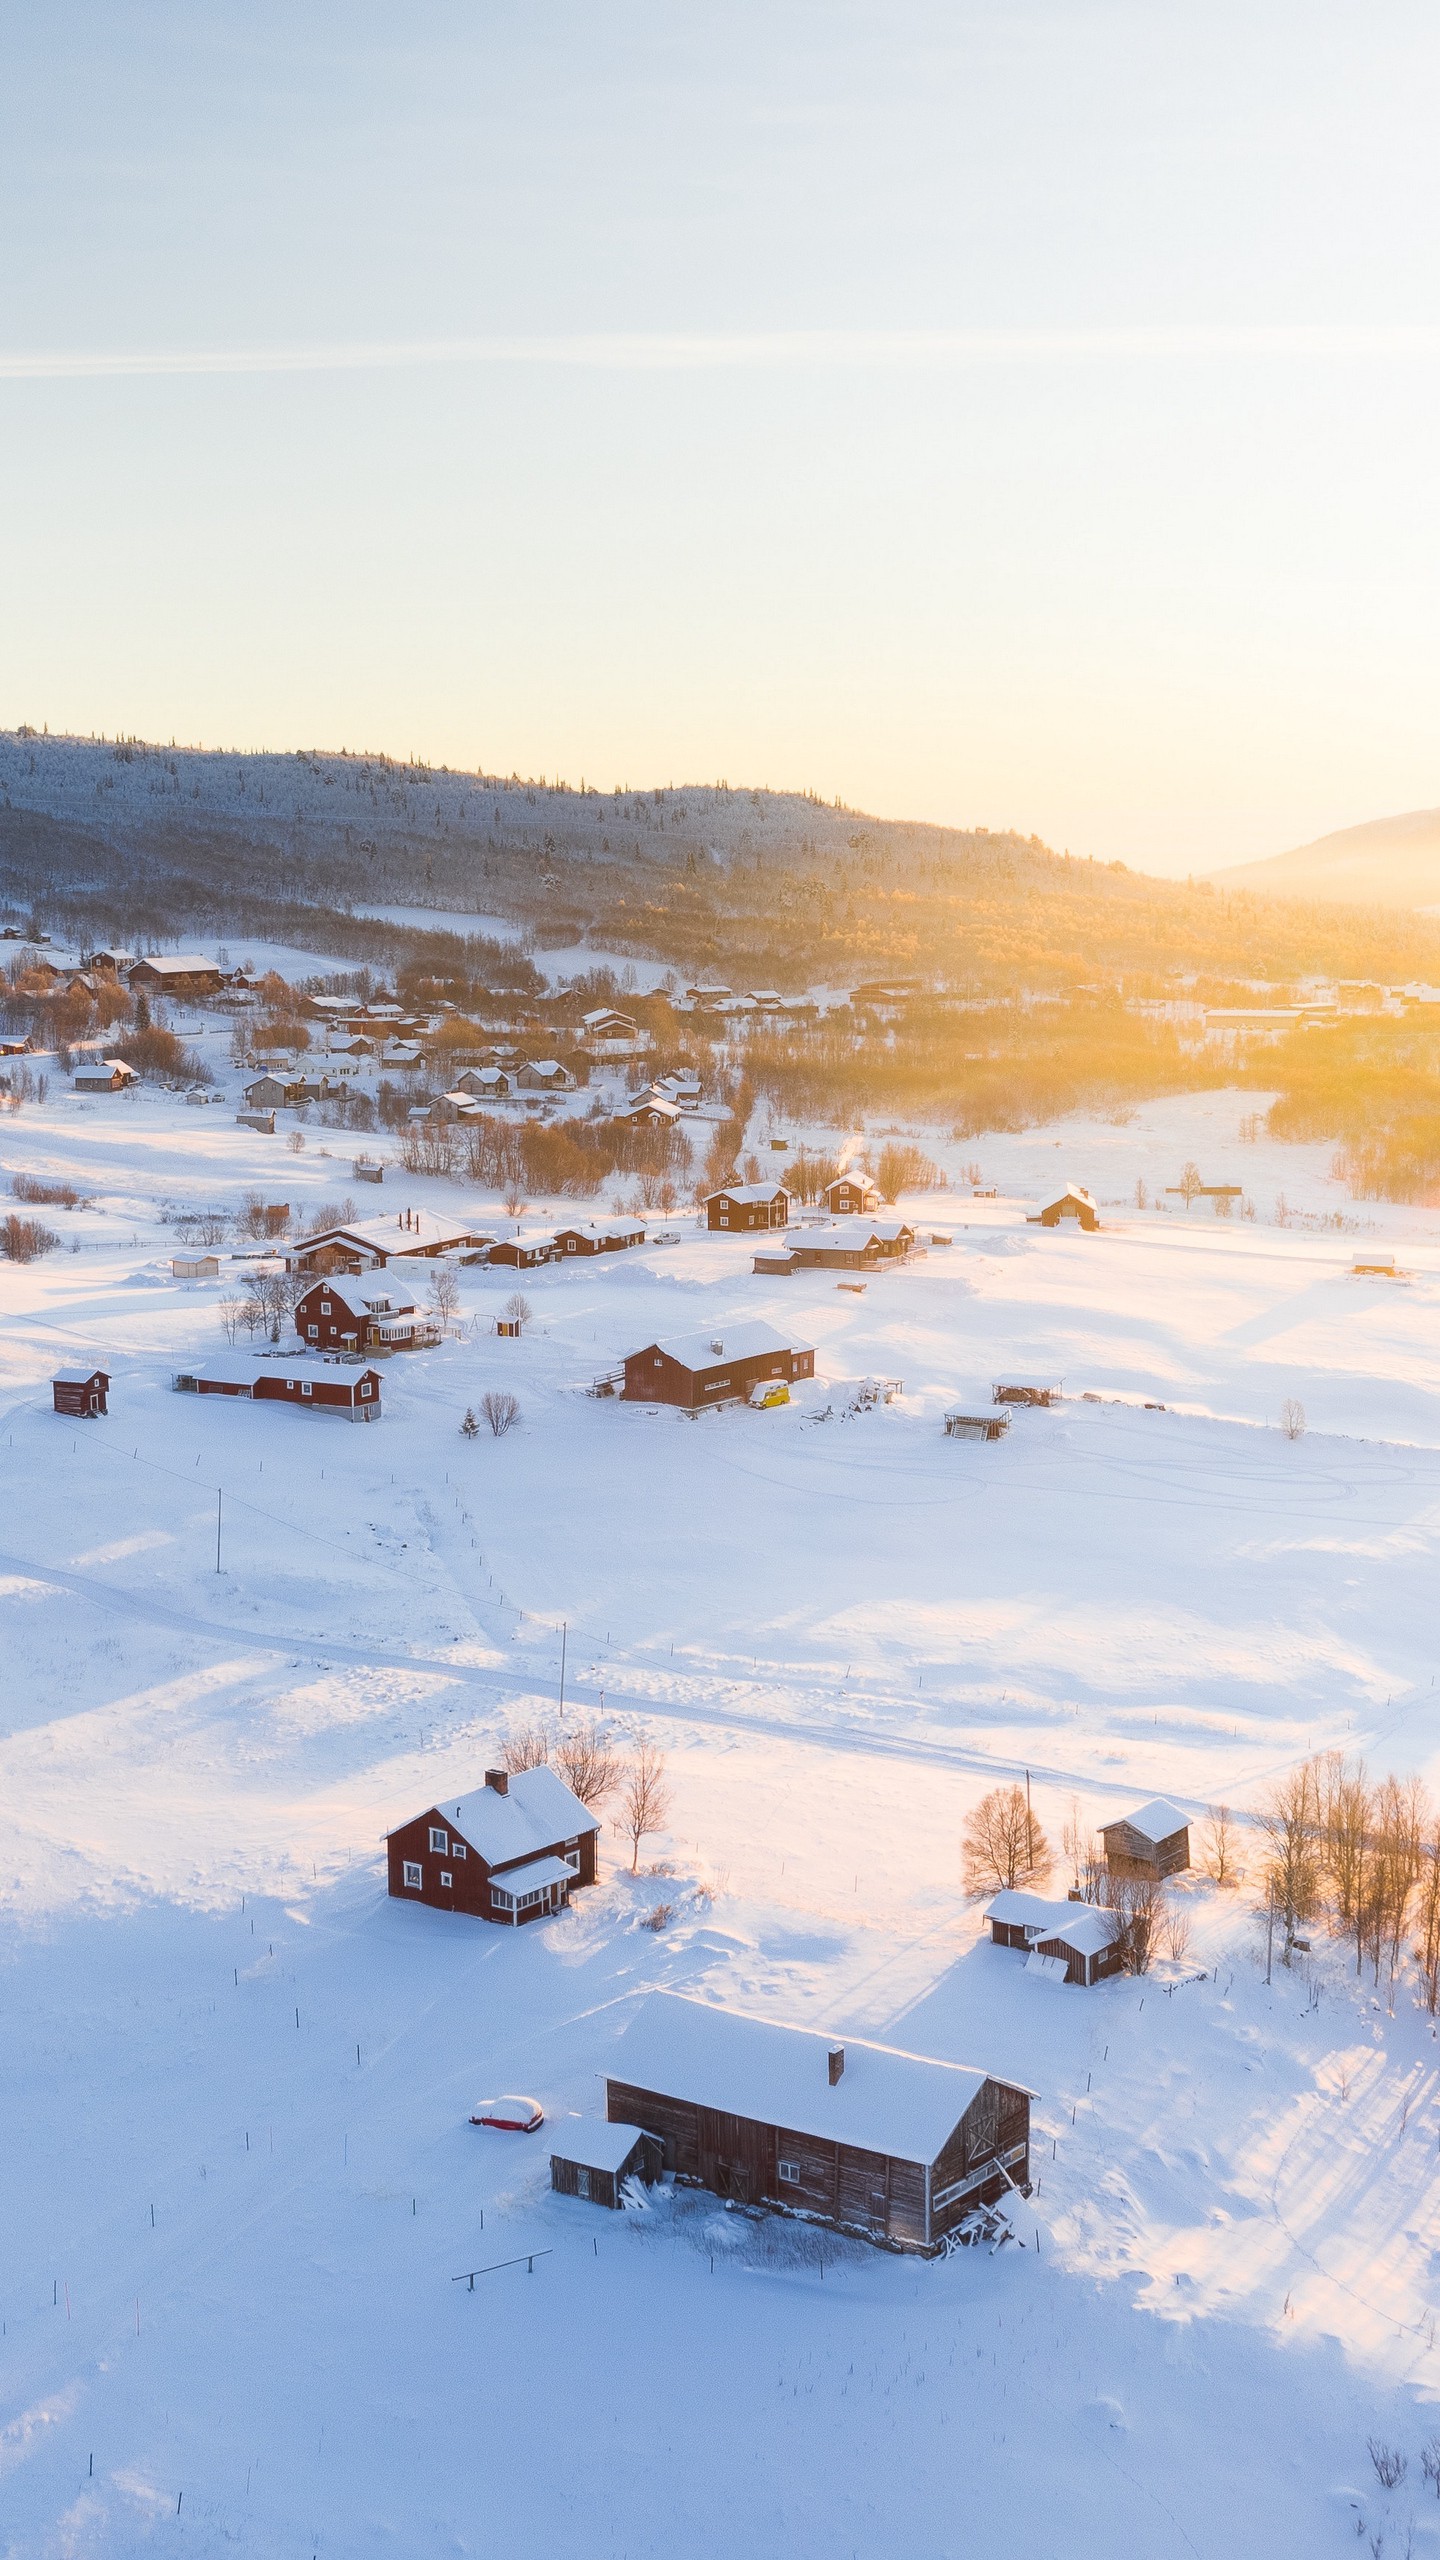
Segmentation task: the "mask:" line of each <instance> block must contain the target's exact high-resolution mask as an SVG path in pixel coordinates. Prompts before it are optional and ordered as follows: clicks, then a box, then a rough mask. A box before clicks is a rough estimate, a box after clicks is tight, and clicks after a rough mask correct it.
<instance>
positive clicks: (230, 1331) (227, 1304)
mask: <svg viewBox="0 0 1440 2560" xmlns="http://www.w3.org/2000/svg"><path fill="white" fill-rule="evenodd" d="M215 1312H216V1314H217V1315H218V1316H219V1318H220V1327H221V1331H222V1332H223V1334H224V1336H225V1339H226V1341H227V1342H229V1343H233V1342H234V1340H235V1336H236V1334H237V1333H238V1332H239V1330H240V1326H241V1323H242V1321H243V1319H244V1315H245V1301H244V1299H243V1298H222V1299H221V1301H220V1304H219V1306H218V1307H217V1308H216V1310H215Z"/></svg>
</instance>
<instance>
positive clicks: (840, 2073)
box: [605, 1991, 1033, 2251]
mask: <svg viewBox="0 0 1440 2560" xmlns="http://www.w3.org/2000/svg"><path fill="white" fill-rule="evenodd" d="M605 2085H606V2114H607V2115H608V2117H609V2119H610V2121H611V2123H612V2124H625V2125H638V2126H640V2127H641V2128H642V2129H643V2131H645V2132H646V2133H650V2134H654V2135H656V2136H657V2137H658V2138H659V2140H660V2141H661V2143H662V2144H663V2146H664V2158H665V2166H666V2168H667V2169H670V2170H673V2171H674V2173H675V2175H676V2177H677V2178H679V2179H681V2180H682V2181H685V2182H688V2183H689V2184H690V2185H693V2186H701V2187H708V2188H709V2189H710V2190H711V2192H712V2193H713V2194H715V2195H718V2196H727V2197H730V2198H732V2199H733V2200H734V2201H735V2202H736V2203H738V2204H752V2205H765V2206H767V2207H769V2208H771V2209H772V2210H774V2211H777V2212H790V2213H803V2214H806V2215H808V2216H810V2217H811V2218H813V2219H814V2220H816V2221H819V2222H828V2223H834V2224H836V2225H837V2226H838V2227H839V2228H841V2229H842V2230H847V2231H854V2232H857V2233H859V2234H861V2235H862V2236H863V2237H864V2238H865V2239H867V2240H876V2241H880V2242H882V2243H884V2244H887V2245H888V2246H890V2247H892V2248H897V2249H914V2250H921V2251H933V2250H935V2249H936V2248H938V2247H939V2245H940V2244H941V2242H942V2241H943V2240H944V2238H945V2236H946V2233H947V2232H949V2231H952V2230H953V2229H954V2227H955V2225H956V2224H957V2223H958V2222H961V2221H963V2219H964V2217H965V2215H966V2214H967V2213H970V2212H971V2211H973V2209H974V2208H975V2207H976V2206H977V2205H981V2204H989V2203H993V2202H994V2201H995V2200H996V2199H997V2198H998V2197H1000V2196H1002V2195H1004V2194H1006V2193H1008V2192H1009V2191H1010V2189H1011V2188H1019V2189H1022V2190H1023V2189H1024V2188H1026V2187H1027V2186H1028V2184H1029V2177H1030V2099H1031V2096H1032V2094H1033V2093H1032V2092H1031V2091H1030V2090H1028V2089H1024V2088H1021V2087H1019V2086H1018V2085H1017V2084H1016V2083H1014V2082H1011V2081H1006V2080H997V2079H995V2078H994V2077H992V2075H991V2074H990V2073H989V2072H986V2071H980V2070H976V2069H973V2068H971V2067H970V2066H969V2065H967V2064H964V2063H958V2062H937V2061H934V2060H932V2059H931V2058H930V2057H929V2056H928V2055H924V2054H915V2053H900V2052H897V2051H896V2050H894V2048H893V2047H891V2046H889V2045H880V2044H869V2043H863V2042H860V2041H858V2040H856V2039H853V2038H849V2037H847V2038H846V2039H845V2040H844V2041H843V2042H841V2041H839V2040H838V2039H836V2038H835V2037H833V2036H827V2035H822V2034H818V2033H817V2032H816V2031H815V2030H814V2029H813V2028H810V2027H791V2026H779V2025H776V2024H774V2023H773V2022H772V2021H770V2020H768V2019H763V2018H750V2017H744V2016H742V2015H740V2014H739V2013H738V2012H737V2011H735V2010H732V2009H717V2008H714V2007H712V2006H711V2004H710V2003H709V2002H708V2001H704V2000H694V1999H690V1998H688V1997H687V1996H686V1995H684V1994H683V1993H680V1992H673V1991H654V1992H652V1993H651V1994H650V1996H649V1998H648V1999H647V2000H646V2001H645V2002H644V2005H643V2006H642V2007H641V2008H640V2010H639V2011H638V2012H637V2014H636V2016H635V2018H634V2019H633V2020H632V2022H631V2024H630V2026H629V2027H628V2028H627V2030H626V2032H625V2035H624V2037H623V2038H622V2040H621V2043H620V2045H619V2048H618V2051H617V2054H616V2060H615V2067H614V2069H613V2070H612V2071H611V2072H609V2073H608V2074H607V2077H606V2084H605Z"/></svg>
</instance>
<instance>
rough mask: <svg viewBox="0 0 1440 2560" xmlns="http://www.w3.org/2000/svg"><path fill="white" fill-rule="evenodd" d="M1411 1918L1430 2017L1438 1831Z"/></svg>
mask: <svg viewBox="0 0 1440 2560" xmlns="http://www.w3.org/2000/svg"><path fill="white" fill-rule="evenodd" d="M1415 1921H1416V1927H1417V1929H1418V1930H1419V1933H1420V1934H1419V1939H1418V1941H1417V1944H1416V1948H1415V1961H1416V1963H1417V1964H1418V1965H1419V1967H1420V1979H1421V1981H1422V1982H1423V1983H1424V1985H1425V2006H1426V2008H1427V2009H1428V2010H1429V2012H1430V2015H1431V2017H1432V2018H1433V2017H1434V2015H1435V2011H1436V2008H1437V2006H1440V1831H1433V1830H1432V1832H1431V1834H1430V1837H1429V1839H1428V1840H1427V1841H1426V1843H1425V1849H1424V1856H1423V1861H1422V1864H1421V1868H1420V1891H1419V1896H1418V1905H1417V1910H1416V1915H1415ZM1437 2442H1440V2439H1437ZM1426 2476H1427V2478H1428V2476H1429V2475H1428V2473H1427V2475H1426ZM1435 2495H1436V2497H1437V2498H1440V2474H1437V2477H1436V2481H1435Z"/></svg>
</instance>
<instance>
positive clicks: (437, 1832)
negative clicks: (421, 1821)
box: [430, 1822, 450, 1858]
mask: <svg viewBox="0 0 1440 2560" xmlns="http://www.w3.org/2000/svg"><path fill="white" fill-rule="evenodd" d="M430 1846H431V1848H432V1849H433V1850H434V1852H435V1855H436V1857H437V1858H444V1857H448V1855H449V1853H450V1834H449V1832H448V1831H444V1830H442V1829H441V1827H440V1824H439V1823H438V1822H432V1823H431V1825H430Z"/></svg>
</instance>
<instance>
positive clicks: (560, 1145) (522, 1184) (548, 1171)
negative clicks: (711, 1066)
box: [400, 1112, 692, 1209]
mask: <svg viewBox="0 0 1440 2560" xmlns="http://www.w3.org/2000/svg"><path fill="white" fill-rule="evenodd" d="M400 1161H401V1163H402V1164H403V1165H404V1167H405V1169H406V1171H407V1173H419V1174H426V1173H429V1174H437V1175H442V1176H448V1177H450V1178H451V1179H454V1178H456V1177H460V1178H463V1179H466V1180H468V1181H471V1182H474V1183H478V1184H479V1185H480V1186H481V1188H482V1189H484V1190H487V1191H498V1192H499V1194H500V1196H501V1198H502V1199H511V1198H515V1199H523V1198H527V1197H535V1196H537V1195H538V1196H552V1197H559V1198H562V1199H587V1200H588V1199H590V1198H592V1197H593V1196H594V1194H595V1193H596V1192H598V1191H599V1190H600V1189H601V1187H602V1185H603V1184H604V1183H606V1182H607V1181H609V1180H611V1179H612V1178H613V1177H615V1176H617V1175H620V1174H627V1175H635V1176H638V1177H639V1178H640V1181H641V1184H642V1186H645V1185H649V1186H650V1188H651V1190H652V1192H653V1197H651V1198H650V1199H649V1200H648V1201H647V1204H646V1205H647V1206H649V1207H652V1208H659V1209H669V1208H674V1207H675V1206H676V1204H677V1202H678V1200H679V1199H680V1198H681V1196H682V1194H683V1193H684V1192H686V1191H688V1189H689V1187H690V1181H691V1168H692V1158H691V1153H690V1146H689V1142H688V1140H687V1139H686V1138H685V1137H684V1136H683V1135H682V1134H681V1133H679V1132H678V1131H676V1130H674V1129H645V1128H638V1127H636V1126H635V1125H634V1124H633V1123H632V1122H629V1121H624V1120H565V1121H557V1122H553V1123H552V1124H551V1125H550V1126H549V1127H546V1126H544V1125H542V1124H541V1123H539V1122H533V1121H520V1122H518V1123H516V1122H514V1121H510V1120H501V1119H499V1118H498V1117H497V1116H496V1115H495V1114H493V1113H490V1112H481V1113H479V1114H478V1115H477V1116H476V1117H475V1118H474V1119H471V1120H465V1121H461V1122H459V1123H458V1124H457V1125H456V1126H454V1127H453V1128H444V1127H440V1126H437V1125H436V1124H435V1123H433V1122H429V1121H426V1122H416V1123H414V1124H413V1125H412V1126H411V1127H409V1128H407V1129H406V1131H405V1133H404V1135H403V1137H402V1139H401V1141H400ZM662 1194H664V1195H665V1196H664V1197H662V1196H661V1195H662Z"/></svg>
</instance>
